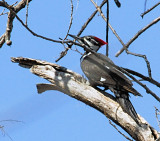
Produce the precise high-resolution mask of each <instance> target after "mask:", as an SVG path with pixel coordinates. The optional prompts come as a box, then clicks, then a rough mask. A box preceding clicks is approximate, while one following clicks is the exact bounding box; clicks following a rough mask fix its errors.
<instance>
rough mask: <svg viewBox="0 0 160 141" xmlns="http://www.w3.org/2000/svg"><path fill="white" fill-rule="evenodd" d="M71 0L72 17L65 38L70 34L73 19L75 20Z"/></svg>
mask: <svg viewBox="0 0 160 141" xmlns="http://www.w3.org/2000/svg"><path fill="white" fill-rule="evenodd" d="M70 1H71V16H70V17H71V18H70V23H69V28H68V31H67V34H66V37H65V38H64V40H65V39H66V38H67V36H68V33H69V31H70V29H71V26H72V21H73V2H72V0H70Z"/></svg>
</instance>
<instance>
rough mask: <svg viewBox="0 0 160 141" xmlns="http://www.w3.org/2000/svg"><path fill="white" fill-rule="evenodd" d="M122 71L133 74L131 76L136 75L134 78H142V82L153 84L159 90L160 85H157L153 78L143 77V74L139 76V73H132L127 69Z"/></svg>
mask: <svg viewBox="0 0 160 141" xmlns="http://www.w3.org/2000/svg"><path fill="white" fill-rule="evenodd" d="M122 68H123V67H122ZM123 69H124V70H126V71H127V72H129V73H131V74H133V75H136V76H138V77H140V78H142V80H144V81H148V82H150V83H152V84H154V85H156V86H157V87H159V88H160V83H159V82H158V81H156V80H154V79H153V78H150V77H147V76H144V75H143V74H141V73H139V72H136V71H133V70H131V69H128V68H123Z"/></svg>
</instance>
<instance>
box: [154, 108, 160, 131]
mask: <svg viewBox="0 0 160 141" xmlns="http://www.w3.org/2000/svg"><path fill="white" fill-rule="evenodd" d="M154 108H155V115H156V120H157V123H158V127H159V128H160V120H159V119H158V116H159V115H160V111H159V110H158V109H157V107H154Z"/></svg>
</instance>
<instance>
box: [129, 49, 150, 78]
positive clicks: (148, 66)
mask: <svg viewBox="0 0 160 141" xmlns="http://www.w3.org/2000/svg"><path fill="white" fill-rule="evenodd" d="M126 53H127V54H131V55H134V56H138V57H142V58H143V59H144V60H145V62H146V64H147V70H148V76H149V77H150V78H152V73H151V66H150V63H149V61H148V59H147V56H146V55H142V54H137V53H133V52H130V51H128V49H126Z"/></svg>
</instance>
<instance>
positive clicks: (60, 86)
mask: <svg viewBox="0 0 160 141" xmlns="http://www.w3.org/2000/svg"><path fill="white" fill-rule="evenodd" d="M11 60H12V62H15V63H19V65H20V66H23V67H27V68H30V71H31V72H32V73H33V74H35V75H38V76H39V77H42V78H44V79H46V80H48V81H50V82H51V83H52V84H50V85H49V86H48V84H38V85H37V88H38V91H39V92H43V91H46V90H58V91H60V92H63V93H65V94H67V95H69V96H71V97H73V98H75V99H77V100H80V101H82V102H84V103H85V104H87V105H89V106H91V107H93V108H95V109H97V110H98V111H100V112H101V113H103V114H104V115H105V116H107V117H108V118H109V119H111V120H112V121H113V122H115V123H116V124H117V125H119V126H121V127H122V128H123V129H124V130H125V131H126V132H127V133H128V134H130V136H131V137H132V138H134V139H135V140H136V141H155V139H157V138H158V137H159V135H158V133H157V131H156V130H154V129H153V128H152V129H151V126H150V125H149V124H148V123H144V122H143V121H142V122H143V123H144V124H142V126H141V127H140V126H139V125H137V123H136V122H135V121H134V120H133V119H132V118H131V117H130V116H129V115H128V114H126V113H125V112H123V110H122V109H121V107H120V105H119V104H118V103H117V102H116V100H115V99H114V98H113V96H110V95H107V96H106V95H104V92H100V91H97V90H96V89H94V88H93V87H91V86H89V85H88V84H87V83H86V82H87V81H84V78H83V77H81V76H80V75H79V74H77V73H75V72H73V71H71V70H68V69H66V68H64V67H61V66H59V65H57V64H53V63H49V62H46V61H40V60H35V59H29V58H22V57H19V58H12V59H11ZM77 76H78V77H77ZM77 78H78V79H77ZM46 86H47V87H46ZM43 87H45V88H43ZM40 88H41V90H40ZM140 119H142V118H141V117H140ZM153 131H154V132H153Z"/></svg>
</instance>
